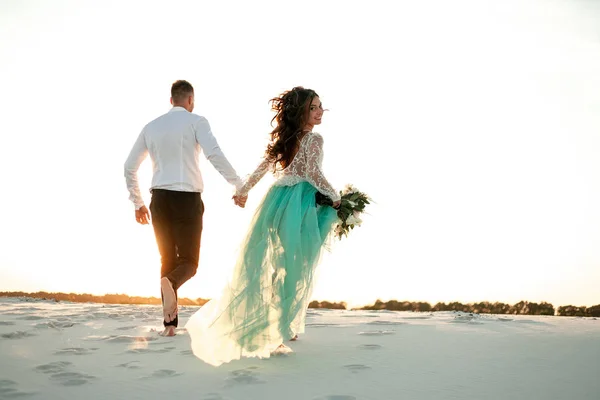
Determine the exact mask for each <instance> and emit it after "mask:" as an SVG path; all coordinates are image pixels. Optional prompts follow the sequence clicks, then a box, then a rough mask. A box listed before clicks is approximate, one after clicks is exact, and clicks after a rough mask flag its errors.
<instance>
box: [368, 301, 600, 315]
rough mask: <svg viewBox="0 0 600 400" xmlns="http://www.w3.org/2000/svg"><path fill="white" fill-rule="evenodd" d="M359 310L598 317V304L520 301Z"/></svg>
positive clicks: (379, 304) (397, 304) (399, 304)
mask: <svg viewBox="0 0 600 400" xmlns="http://www.w3.org/2000/svg"><path fill="white" fill-rule="evenodd" d="M359 309H360V310H391V311H424V312H434V311H462V312H469V313H476V314H516V315H559V316H565V317H600V304H598V305H595V306H592V307H585V306H581V307H576V306H571V305H569V306H560V307H558V309H555V308H554V306H553V305H552V304H550V303H546V302H541V303H532V302H528V301H520V302H518V303H516V304H513V305H510V304H506V303H499V302H496V303H490V302H488V301H483V302H480V303H468V304H463V303H459V302H452V303H437V304H436V305H434V306H431V304H429V303H425V302H413V301H397V300H390V301H388V302H383V301H381V300H377V301H376V302H375V303H374V304H373V305H370V306H366V307H362V308H359Z"/></svg>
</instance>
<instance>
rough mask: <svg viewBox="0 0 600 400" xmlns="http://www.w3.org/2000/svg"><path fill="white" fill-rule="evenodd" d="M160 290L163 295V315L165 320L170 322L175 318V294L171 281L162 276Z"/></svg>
mask: <svg viewBox="0 0 600 400" xmlns="http://www.w3.org/2000/svg"><path fill="white" fill-rule="evenodd" d="M160 290H161V291H162V295H163V316H164V318H165V322H171V321H174V320H175V317H176V316H177V296H176V295H175V290H173V285H172V284H171V281H170V280H169V279H168V278H167V277H164V278H162V279H161V280H160Z"/></svg>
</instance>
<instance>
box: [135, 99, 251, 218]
mask: <svg viewBox="0 0 600 400" xmlns="http://www.w3.org/2000/svg"><path fill="white" fill-rule="evenodd" d="M202 151H204V155H205V157H206V158H207V159H208V160H209V161H210V162H211V164H212V165H213V166H214V167H215V169H216V170H217V171H219V173H221V175H223V177H224V178H225V180H227V182H229V183H230V184H232V185H234V186H235V188H236V189H240V188H241V187H242V185H243V182H242V180H241V179H240V177H239V176H238V175H237V173H236V172H235V170H234V169H233V167H232V166H231V164H230V163H229V161H228V160H227V158H226V157H225V155H224V154H223V151H221V148H220V147H219V144H218V143H217V140H216V139H215V137H214V136H213V134H212V131H211V129H210V125H209V124H208V121H207V120H206V118H204V117H202V116H200V115H197V114H193V113H190V112H189V111H187V110H186V109H185V108H183V107H173V108H172V109H171V110H170V111H169V112H168V113H166V114H164V115H161V116H160V117H158V118H156V119H155V120H154V121H152V122H150V123H149V124H148V125H146V126H145V127H144V129H142V132H141V133H140V135H139V136H138V138H137V140H136V142H135V144H134V145H133V148H132V149H131V152H130V153H129V157H127V160H126V161H125V181H126V184H127V190H129V194H130V196H129V199H130V200H131V201H132V202H133V204H134V205H135V209H136V210H137V209H139V208H141V207H142V206H143V205H144V200H143V199H142V196H141V194H140V188H139V184H138V178H137V171H138V169H139V167H140V165H141V163H142V162H143V161H144V160H145V159H146V157H147V156H148V154H150V158H151V160H152V169H153V175H152V184H151V187H150V189H167V190H174V191H180V192H200V193H201V192H202V191H203V189H204V184H203V181H202V174H201V173H200V167H199V165H198V161H199V156H200V153H201V152H202Z"/></svg>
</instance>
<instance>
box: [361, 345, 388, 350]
mask: <svg viewBox="0 0 600 400" xmlns="http://www.w3.org/2000/svg"><path fill="white" fill-rule="evenodd" d="M357 347H358V348H359V349H361V350H379V349H381V347H382V346H381V345H378V344H361V345H359V346H357Z"/></svg>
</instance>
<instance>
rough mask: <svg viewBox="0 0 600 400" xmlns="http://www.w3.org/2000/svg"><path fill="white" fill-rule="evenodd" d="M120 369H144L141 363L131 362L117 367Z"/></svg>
mask: <svg viewBox="0 0 600 400" xmlns="http://www.w3.org/2000/svg"><path fill="white" fill-rule="evenodd" d="M117 367H119V368H127V369H140V368H142V367H141V365H140V362H139V361H129V362H126V363H123V364H119V365H117Z"/></svg>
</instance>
